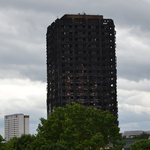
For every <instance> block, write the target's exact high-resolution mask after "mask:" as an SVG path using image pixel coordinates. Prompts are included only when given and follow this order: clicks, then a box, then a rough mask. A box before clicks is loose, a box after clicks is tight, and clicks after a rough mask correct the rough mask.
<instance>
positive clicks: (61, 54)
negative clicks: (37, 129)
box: [47, 14, 118, 118]
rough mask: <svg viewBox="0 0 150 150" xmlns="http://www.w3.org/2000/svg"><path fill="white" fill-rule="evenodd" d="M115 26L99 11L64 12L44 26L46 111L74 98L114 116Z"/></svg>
mask: <svg viewBox="0 0 150 150" xmlns="http://www.w3.org/2000/svg"><path fill="white" fill-rule="evenodd" d="M115 48H116V45H115V26H114V22H113V20H112V19H105V18H103V16H101V15H87V14H75V15H74V14H66V15H64V16H63V17H62V18H60V19H56V20H55V21H54V22H53V23H52V24H51V25H50V26H49V27H48V28H47V113H48V115H49V114H50V113H51V111H52V110H53V108H54V107H57V106H65V105H66V104H69V103H71V102H77V103H80V104H82V105H84V106H94V107H96V108H100V109H102V110H109V111H110V112H111V113H113V114H114V115H115V116H116V118H118V107H117V90H116V89H117V88H116V79H117V71H116V49H115Z"/></svg>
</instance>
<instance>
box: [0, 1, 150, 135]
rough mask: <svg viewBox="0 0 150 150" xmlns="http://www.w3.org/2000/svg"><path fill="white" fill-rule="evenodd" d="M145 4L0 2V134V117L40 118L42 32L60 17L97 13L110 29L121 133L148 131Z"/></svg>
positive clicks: (149, 35) (34, 122) (149, 38)
mask: <svg viewBox="0 0 150 150" xmlns="http://www.w3.org/2000/svg"><path fill="white" fill-rule="evenodd" d="M149 8H150V1H149V0H94V1H93V0H24V1H21V0H0V102H1V103H0V134H1V135H4V128H3V125H4V115H8V114H14V113H24V114H29V115H30V133H31V134H35V133H36V129H37V126H38V124H39V123H40V121H39V118H41V117H44V118H46V30H47V26H48V25H50V24H51V23H52V22H53V21H54V20H55V19H57V18H60V17H62V16H63V15H64V14H66V13H71V14H73V13H75V14H76V13H87V14H99V15H103V16H104V18H111V19H113V20H114V23H115V26H116V32H117V34H116V44H117V48H116V51H117V72H118V74H117V75H118V81H117V87H118V108H119V126H120V129H121V132H123V131H127V130H150V61H149V60H150V16H149V14H150V9H149Z"/></svg>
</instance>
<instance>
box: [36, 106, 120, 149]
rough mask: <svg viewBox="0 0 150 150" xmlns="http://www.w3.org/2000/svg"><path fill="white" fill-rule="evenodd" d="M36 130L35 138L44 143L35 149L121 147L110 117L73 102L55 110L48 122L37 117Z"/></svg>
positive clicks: (116, 129) (107, 114)
mask: <svg viewBox="0 0 150 150" xmlns="http://www.w3.org/2000/svg"><path fill="white" fill-rule="evenodd" d="M37 131H38V134H37V137H36V138H39V140H40V139H42V140H43V141H45V143H46V145H45V144H44V143H43V142H42V143H41V144H40V145H39V147H42V146H45V150H46V149H48V150H68V149H69V150H83V149H84V150H99V149H100V148H103V149H105V148H107V147H111V149H115V150H117V149H118V150H119V149H121V147H122V146H121V144H120V143H119V142H117V141H118V140H119V139H120V138H121V135H120V134H119V128H118V126H117V124H116V122H115V117H114V116H113V115H112V114H110V113H109V112H108V111H101V110H99V109H96V108H93V107H87V108H85V107H83V106H81V105H79V104H76V103H72V104H71V105H67V106H66V107H57V108H56V109H55V110H54V112H52V113H51V115H50V116H49V118H48V120H46V119H43V118H41V124H40V125H39V126H38V129H37ZM37 141H38V140H37ZM34 145H35V144H34ZM39 147H38V148H35V147H34V149H36V150H38V149H40V148H39ZM43 150H44V149H43Z"/></svg>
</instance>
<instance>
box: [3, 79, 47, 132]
mask: <svg viewBox="0 0 150 150" xmlns="http://www.w3.org/2000/svg"><path fill="white" fill-rule="evenodd" d="M0 91H1V92H0V99H1V106H2V107H1V109H0V118H1V120H2V118H4V115H9V114H15V113H23V114H29V115H30V122H31V124H32V130H31V133H35V131H36V128H37V125H38V122H39V118H41V117H44V118H45V117H46V83H44V82H40V81H31V80H29V79H17V78H14V79H10V78H6V79H0ZM1 125H2V124H1ZM33 127H34V129H33ZM1 128H2V126H1Z"/></svg>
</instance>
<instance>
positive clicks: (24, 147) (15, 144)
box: [5, 135, 35, 150]
mask: <svg viewBox="0 0 150 150" xmlns="http://www.w3.org/2000/svg"><path fill="white" fill-rule="evenodd" d="M34 140H35V136H33V135H22V136H21V137H20V138H17V137H14V138H12V139H11V140H10V141H8V143H7V144H6V147H5V150H29V149H30V144H31V143H32V142H33V141H34Z"/></svg>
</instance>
